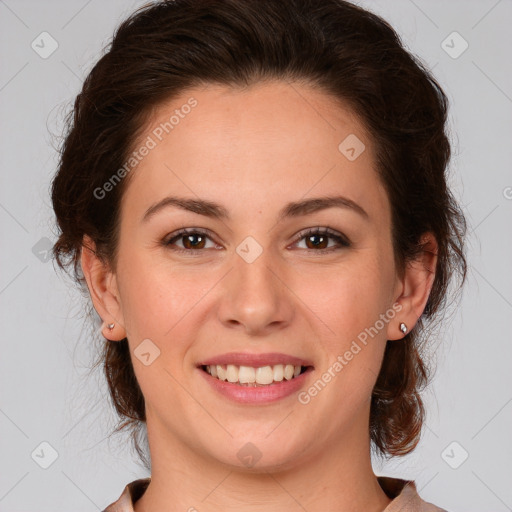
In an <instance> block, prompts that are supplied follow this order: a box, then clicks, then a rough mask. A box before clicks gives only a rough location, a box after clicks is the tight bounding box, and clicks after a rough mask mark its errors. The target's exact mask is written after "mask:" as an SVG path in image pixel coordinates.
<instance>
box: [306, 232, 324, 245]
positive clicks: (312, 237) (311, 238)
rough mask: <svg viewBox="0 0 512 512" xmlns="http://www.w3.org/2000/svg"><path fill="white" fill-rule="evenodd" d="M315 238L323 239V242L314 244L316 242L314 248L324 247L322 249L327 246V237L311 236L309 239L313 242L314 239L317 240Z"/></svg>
mask: <svg viewBox="0 0 512 512" xmlns="http://www.w3.org/2000/svg"><path fill="white" fill-rule="evenodd" d="M315 238H320V239H322V242H319V243H314V242H313V246H314V247H319V246H320V245H322V247H323V245H325V244H324V242H325V239H326V237H325V236H323V235H311V236H310V237H309V240H310V241H311V240H313V239H315Z"/></svg>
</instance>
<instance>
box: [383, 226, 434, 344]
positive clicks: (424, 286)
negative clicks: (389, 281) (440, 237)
mask: <svg viewBox="0 0 512 512" xmlns="http://www.w3.org/2000/svg"><path fill="white" fill-rule="evenodd" d="M420 244H421V245H423V247H424V248H423V251H422V252H420V253H419V254H418V255H417V257H416V258H415V259H414V260H413V261H410V262H408V263H407V264H406V267H405V271H404V275H403V277H401V278H399V279H398V280H397V287H396V289H395V297H396V299H395V303H396V304H398V305H400V306H401V309H400V310H399V312H398V313H397V314H396V316H395V318H394V320H393V321H392V322H389V324H388V332H387V339H388V340H397V339H401V338H403V337H404V334H403V333H402V332H401V331H400V324H401V323H402V322H403V323H404V324H405V325H406V326H407V332H410V331H411V330H412V329H413V327H414V326H415V325H416V322H417V321H418V318H419V317H420V316H421V314H422V313H423V311H424V309H425V306H426V304H427V301H428V297H429V295H430V290H431V289H432V285H433V284H434V277H435V270H436V264H437V251H438V245H437V241H436V238H435V236H434V235H433V233H431V232H426V233H424V234H423V235H422V236H421V239H420ZM397 310H398V307H397Z"/></svg>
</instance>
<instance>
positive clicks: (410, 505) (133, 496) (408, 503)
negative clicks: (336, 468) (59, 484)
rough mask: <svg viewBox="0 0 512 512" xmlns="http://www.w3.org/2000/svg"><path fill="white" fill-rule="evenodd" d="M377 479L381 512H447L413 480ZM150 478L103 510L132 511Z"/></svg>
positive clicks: (129, 487)
mask: <svg viewBox="0 0 512 512" xmlns="http://www.w3.org/2000/svg"><path fill="white" fill-rule="evenodd" d="M377 480H378V482H379V484H380V486H381V487H382V489H383V490H384V492H385V493H386V495H387V496H388V497H389V498H391V499H392V500H393V501H392V502H391V503H390V504H389V505H388V506H387V507H386V508H385V509H384V510H383V511H382V512H447V511H446V510H444V509H442V508H439V507H436V506H435V505H432V503H427V502H426V501H423V500H422V499H421V498H420V497H419V495H418V492H417V490H416V485H415V484H414V482H413V481H407V480H400V479H398V478H390V477H386V476H379V477H377ZM149 482H150V478H141V479H139V480H134V481H133V482H131V483H129V484H128V485H127V486H126V487H125V488H124V490H123V493H122V494H121V496H120V497H119V499H118V500H117V501H116V502H114V503H112V504H111V505H109V506H108V507H107V508H106V509H105V510H104V511H103V512H134V511H133V504H134V503H135V502H136V501H137V500H138V499H139V498H140V497H141V496H142V495H143V494H144V492H145V491H146V488H147V486H148V484H149Z"/></svg>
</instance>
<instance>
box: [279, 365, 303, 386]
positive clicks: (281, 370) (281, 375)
mask: <svg viewBox="0 0 512 512" xmlns="http://www.w3.org/2000/svg"><path fill="white" fill-rule="evenodd" d="M299 372H300V369H299ZM283 378H284V366H283V365H282V364H276V365H275V366H274V380H275V381H276V382H281V381H282V380H283Z"/></svg>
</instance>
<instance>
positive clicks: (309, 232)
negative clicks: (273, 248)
mask: <svg viewBox="0 0 512 512" xmlns="http://www.w3.org/2000/svg"><path fill="white" fill-rule="evenodd" d="M185 235H201V236H206V237H208V238H210V239H212V236H211V234H210V232H209V231H207V230H203V229H199V228H184V229H180V230H179V231H178V232H176V233H173V234H172V235H171V237H170V238H167V239H165V240H164V241H163V245H164V246H165V247H167V248H170V246H171V245H172V244H173V243H174V242H175V241H176V240H179V239H180V238H183V237H184V236H185ZM308 236H327V237H329V238H331V239H333V240H336V242H337V243H338V244H339V245H338V246H337V247H328V248H325V249H318V250H317V249H304V250H306V251H308V252H319V253H330V252H333V251H337V250H340V249H343V248H347V247H350V246H351V243H350V241H349V239H348V238H347V237H345V236H343V235H340V234H339V233H338V232H337V231H334V230H332V229H331V228H328V227H327V228H320V227H317V228H309V229H306V230H304V231H301V232H300V233H299V234H298V235H297V237H296V239H295V241H294V242H293V244H296V243H297V242H300V241H301V240H303V239H304V238H307V237H308ZM171 250H173V251H174V252H178V253H189V254H190V253H197V252H200V251H204V250H206V249H204V248H203V249H181V248H172V249H171Z"/></svg>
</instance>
